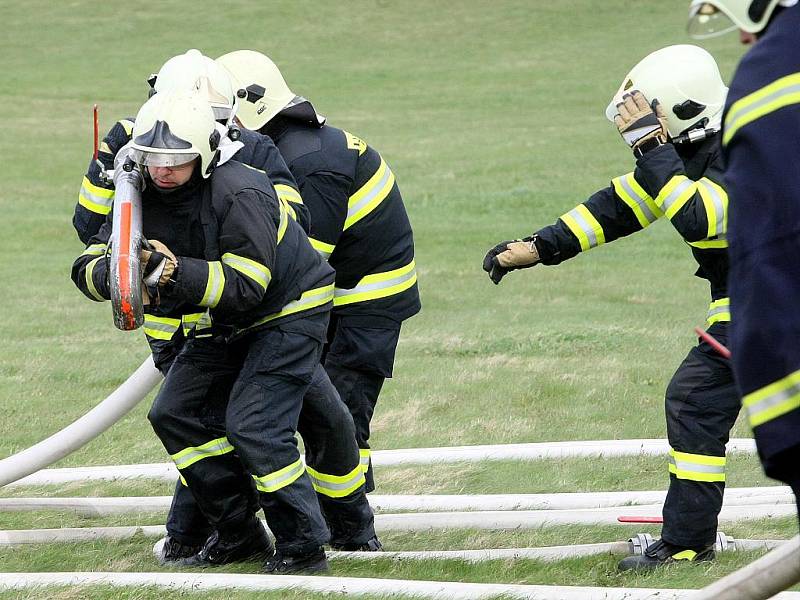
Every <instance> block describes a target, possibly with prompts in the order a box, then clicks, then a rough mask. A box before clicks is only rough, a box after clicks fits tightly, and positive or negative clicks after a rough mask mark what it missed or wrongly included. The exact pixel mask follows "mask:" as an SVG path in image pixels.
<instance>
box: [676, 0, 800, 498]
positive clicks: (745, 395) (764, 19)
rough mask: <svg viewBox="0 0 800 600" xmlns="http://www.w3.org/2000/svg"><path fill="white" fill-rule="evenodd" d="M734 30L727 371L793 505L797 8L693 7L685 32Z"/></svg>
mask: <svg viewBox="0 0 800 600" xmlns="http://www.w3.org/2000/svg"><path fill="white" fill-rule="evenodd" d="M733 29H739V34H740V39H741V40H742V42H744V43H748V42H752V41H755V40H756V39H757V40H758V41H756V42H755V45H754V46H753V48H751V49H750V51H749V52H748V53H747V54H745V56H744V57H743V58H742V62H741V63H740V64H739V66H738V68H737V69H736V74H735V75H734V77H733V81H732V82H731V91H730V94H729V95H728V98H727V101H726V107H725V120H724V126H723V130H722V144H723V151H724V154H725V159H726V163H727V171H726V173H725V179H726V181H727V182H728V185H729V187H730V194H731V200H732V201H733V202H735V204H733V205H732V206H731V227H730V243H731V300H732V308H733V311H734V314H735V318H736V321H735V325H734V327H733V332H732V333H733V335H732V336H731V337H732V342H731V352H732V361H733V369H734V372H735V374H736V381H737V383H738V385H739V389H740V390H741V392H742V399H743V405H744V408H745V411H746V412H747V417H748V420H749V421H750V425H751V427H752V428H753V433H754V435H755V438H756V444H757V445H758V454H759V456H760V457H761V463H762V464H763V466H764V471H765V472H766V474H767V475H769V476H770V477H774V478H775V479H779V480H781V481H783V482H785V483H787V484H788V485H790V486H791V487H792V489H793V490H794V494H795V497H796V499H797V502H798V505H799V506H800V346H798V338H799V337H800V315H798V312H797V311H798V306H800V187H799V186H798V179H799V178H800V93H798V91H800V53H798V32H800V5H798V3H797V0H781V1H780V2H778V1H777V0H772V1H771V2H760V1H758V2H757V1H749V0H739V1H737V2H731V1H730V0H714V1H711V2H699V1H695V2H692V9H691V18H690V23H689V31H690V33H693V34H695V35H700V36H702V37H707V36H708V35H709V34H716V33H724V32H725V31H730V30H733Z"/></svg>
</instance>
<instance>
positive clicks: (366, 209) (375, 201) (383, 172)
mask: <svg viewBox="0 0 800 600" xmlns="http://www.w3.org/2000/svg"><path fill="white" fill-rule="evenodd" d="M393 186H394V173H392V170H391V169H390V168H389V165H387V164H386V162H385V161H384V160H383V158H381V164H380V165H379V166H378V170H377V171H375V173H374V174H373V175H372V177H370V178H369V180H368V181H367V183H365V184H364V185H362V186H361V187H360V188H359V189H358V190H357V191H356V193H355V194H353V195H352V196H350V199H349V200H348V201H347V217H346V218H345V220H344V227H343V228H342V231H344V230H346V229H348V228H349V227H352V226H353V225H355V224H356V223H358V222H359V221H360V220H361V219H363V218H364V217H366V216H367V215H368V214H369V213H371V212H372V211H373V210H375V208H376V207H377V206H378V205H379V204H380V203H381V202H383V201H384V200H385V199H386V197H387V196H388V195H389V192H391V191H392V187H393Z"/></svg>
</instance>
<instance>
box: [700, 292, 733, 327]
mask: <svg viewBox="0 0 800 600" xmlns="http://www.w3.org/2000/svg"><path fill="white" fill-rule="evenodd" d="M730 320H731V299H730V298H720V299H719V300H714V301H713V302H712V303H711V304H709V305H708V315H707V316H706V327H711V326H712V325H713V324H714V323H721V322H723V321H730Z"/></svg>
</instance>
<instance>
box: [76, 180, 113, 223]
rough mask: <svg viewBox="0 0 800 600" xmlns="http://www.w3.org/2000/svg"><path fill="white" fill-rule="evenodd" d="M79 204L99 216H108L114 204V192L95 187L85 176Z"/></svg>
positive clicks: (79, 194)
mask: <svg viewBox="0 0 800 600" xmlns="http://www.w3.org/2000/svg"><path fill="white" fill-rule="evenodd" d="M78 204H80V205H81V206H83V207H84V208H85V209H87V210H89V211H91V212H93V213H97V214H98V215H107V214H108V213H110V212H111V207H112V205H113V204H114V190H109V189H107V188H104V187H100V186H99V185H95V184H93V183H92V182H91V181H89V178H88V177H86V175H84V176H83V182H82V183H81V190H80V192H78Z"/></svg>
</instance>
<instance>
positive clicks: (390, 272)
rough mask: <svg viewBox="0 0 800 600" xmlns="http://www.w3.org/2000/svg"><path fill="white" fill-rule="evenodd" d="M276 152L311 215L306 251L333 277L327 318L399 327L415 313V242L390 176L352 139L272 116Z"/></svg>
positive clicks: (270, 126)
mask: <svg viewBox="0 0 800 600" xmlns="http://www.w3.org/2000/svg"><path fill="white" fill-rule="evenodd" d="M262 131H263V132H264V133H267V134H268V135H269V136H270V137H272V139H274V140H275V143H276V144H277V146H278V149H279V150H280V151H281V154H282V155H283V158H284V159H285V161H286V164H287V165H288V166H289V169H290V170H291V172H292V175H293V176H294V178H295V180H296V181H297V184H298V186H299V189H300V193H301V195H302V197H303V202H304V203H305V205H306V206H307V207H308V209H309V211H310V212H311V219H312V226H311V236H310V237H311V243H312V245H313V246H314V247H315V248H316V249H317V250H318V251H319V252H320V254H321V255H322V256H324V257H326V258H327V259H328V261H329V262H330V264H331V266H332V267H333V268H334V269H336V297H335V300H334V313H335V314H337V315H339V316H340V317H347V318H357V319H362V320H365V321H368V320H370V319H384V318H388V319H391V320H393V321H395V322H400V321H403V320H404V319H407V318H408V317H410V316H412V315H414V314H416V313H417V312H419V310H420V300H419V292H418V288H417V271H416V264H415V262H414V237H413V233H412V230H411V223H410V222H409V219H408V215H407V213H406V209H405V206H404V204H403V199H402V196H401V195H400V189H399V188H398V186H397V183H396V181H395V176H394V173H392V171H391V169H390V168H389V166H388V165H387V164H386V162H385V161H384V160H383V158H382V157H381V155H380V154H378V152H377V151H376V150H375V149H373V148H372V147H370V146H368V145H367V144H366V143H365V142H364V141H363V140H361V139H359V138H357V137H356V136H354V135H352V134H350V133H348V132H346V131H343V130H341V129H337V128H335V127H331V126H330V125H321V126H320V125H319V123H318V122H316V121H313V122H311V121H308V120H304V119H299V118H289V117H285V116H280V115H279V116H278V117H277V118H275V119H273V120H272V121H270V123H269V124H268V125H267V127H266V128H265V129H264V130H262Z"/></svg>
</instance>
